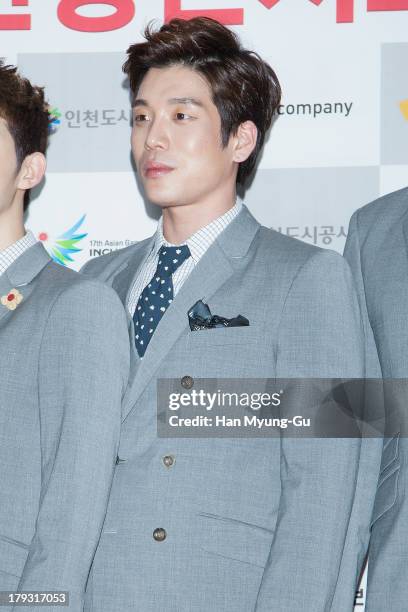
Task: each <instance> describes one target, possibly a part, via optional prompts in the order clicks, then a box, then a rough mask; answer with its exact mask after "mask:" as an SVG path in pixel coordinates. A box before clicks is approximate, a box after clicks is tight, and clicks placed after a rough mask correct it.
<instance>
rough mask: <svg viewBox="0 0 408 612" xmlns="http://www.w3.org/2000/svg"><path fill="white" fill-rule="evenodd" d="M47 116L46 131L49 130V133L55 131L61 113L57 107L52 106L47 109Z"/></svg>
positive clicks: (59, 122) (58, 124)
mask: <svg viewBox="0 0 408 612" xmlns="http://www.w3.org/2000/svg"><path fill="white" fill-rule="evenodd" d="M48 116H49V124H48V131H49V132H50V134H54V133H55V132H56V131H57V129H58V126H60V125H61V113H60V111H59V109H58V108H56V107H53V108H49V109H48Z"/></svg>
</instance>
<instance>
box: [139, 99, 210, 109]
mask: <svg viewBox="0 0 408 612" xmlns="http://www.w3.org/2000/svg"><path fill="white" fill-rule="evenodd" d="M167 102H169V103H170V104H193V105H194V106H201V107H202V106H204V104H203V103H202V102H201V100H198V99H197V98H169V99H168V100H167ZM132 106H149V103H148V101H147V100H145V99H144V98H136V99H135V100H133V104H132Z"/></svg>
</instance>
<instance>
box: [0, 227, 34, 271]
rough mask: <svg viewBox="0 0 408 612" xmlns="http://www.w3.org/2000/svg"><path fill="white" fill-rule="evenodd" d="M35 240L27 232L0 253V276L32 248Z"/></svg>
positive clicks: (30, 233)
mask: <svg viewBox="0 0 408 612" xmlns="http://www.w3.org/2000/svg"><path fill="white" fill-rule="evenodd" d="M36 242H37V240H36V238H35V236H34V234H33V233H32V232H30V230H28V232H27V233H26V235H25V236H23V237H22V238H20V240H17V242H15V243H14V244H12V245H10V246H9V247H7V249H4V251H0V276H1V275H2V274H4V272H5V271H6V270H7V268H9V267H10V266H11V264H12V263H14V262H15V261H16V259H18V258H19V257H20V255H22V254H23V253H24V252H25V251H26V250H27V249H29V248H30V247H32V246H34V245H35V244H36Z"/></svg>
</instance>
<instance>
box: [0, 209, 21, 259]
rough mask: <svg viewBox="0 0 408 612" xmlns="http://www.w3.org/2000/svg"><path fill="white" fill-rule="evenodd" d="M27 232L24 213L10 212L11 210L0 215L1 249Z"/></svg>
mask: <svg viewBox="0 0 408 612" xmlns="http://www.w3.org/2000/svg"><path fill="white" fill-rule="evenodd" d="M25 233H26V232H25V229H24V222H23V217H22V215H21V216H19V215H16V214H10V211H5V212H4V213H3V214H2V215H0V251H4V250H5V249H7V248H8V247H9V246H11V245H12V244H14V243H15V242H17V241H18V240H20V239H21V238H23V236H25Z"/></svg>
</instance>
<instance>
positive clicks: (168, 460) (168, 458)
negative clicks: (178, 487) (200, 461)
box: [162, 455, 176, 468]
mask: <svg viewBox="0 0 408 612" xmlns="http://www.w3.org/2000/svg"><path fill="white" fill-rule="evenodd" d="M162 461H163V464H164V465H165V466H166V468H171V467H172V466H173V465H174V464H175V462H176V458H175V457H174V456H173V455H165V456H164V457H163V458H162Z"/></svg>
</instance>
